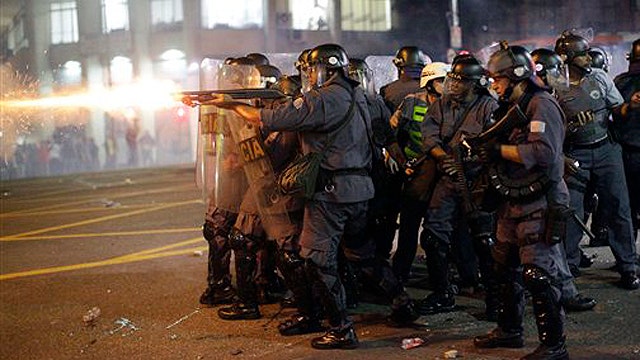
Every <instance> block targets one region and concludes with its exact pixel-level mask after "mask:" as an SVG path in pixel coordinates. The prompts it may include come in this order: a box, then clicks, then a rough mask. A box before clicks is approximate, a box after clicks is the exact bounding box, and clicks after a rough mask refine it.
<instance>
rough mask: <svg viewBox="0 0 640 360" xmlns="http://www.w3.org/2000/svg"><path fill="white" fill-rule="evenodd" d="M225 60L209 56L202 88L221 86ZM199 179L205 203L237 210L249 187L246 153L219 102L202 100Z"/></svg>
mask: <svg viewBox="0 0 640 360" xmlns="http://www.w3.org/2000/svg"><path fill="white" fill-rule="evenodd" d="M221 66H222V61H219V60H215V59H205V60H203V61H202V63H201V67H200V90H217V89H220V86H219V83H220V82H221V81H220V78H219V76H220V74H221V71H220V68H221ZM198 128H199V136H198V156H197V162H196V170H197V177H196V179H197V182H199V185H200V186H201V189H202V193H203V197H204V200H205V203H206V204H207V206H208V207H210V206H211V204H212V205H213V206H215V207H217V208H220V209H223V210H226V211H231V212H235V213H237V212H238V211H239V210H240V204H241V203H242V199H243V197H244V195H245V194H246V192H247V191H248V189H249V183H248V182H247V179H246V175H245V173H244V170H243V167H242V166H243V163H242V157H241V156H240V154H239V152H238V147H237V145H236V142H235V140H234V139H233V134H232V131H231V127H230V126H229V123H228V121H227V120H226V116H225V112H224V111H223V110H221V109H218V108H217V107H215V106H211V105H206V104H201V105H200V108H199V121H198Z"/></svg>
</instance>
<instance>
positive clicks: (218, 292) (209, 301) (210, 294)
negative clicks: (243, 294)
mask: <svg viewBox="0 0 640 360" xmlns="http://www.w3.org/2000/svg"><path fill="white" fill-rule="evenodd" d="M234 299H235V291H234V290H233V288H232V287H231V285H229V284H226V283H225V282H222V283H219V284H213V285H209V286H207V288H206V289H205V290H204V292H203V293H202V295H200V304H202V305H209V306H216V305H221V304H232V303H233V302H234Z"/></svg>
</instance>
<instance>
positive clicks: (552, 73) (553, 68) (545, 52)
mask: <svg viewBox="0 0 640 360" xmlns="http://www.w3.org/2000/svg"><path fill="white" fill-rule="evenodd" d="M531 59H533V62H534V63H535V70H536V75H538V77H539V78H540V79H541V80H542V82H543V83H544V85H546V86H547V87H549V88H553V89H558V88H567V87H568V86H569V84H568V79H567V76H566V74H565V73H564V71H566V67H565V65H564V64H563V62H562V58H561V57H560V55H558V54H557V53H556V52H555V51H553V50H549V49H545V48H540V49H535V50H533V51H532V52H531Z"/></svg>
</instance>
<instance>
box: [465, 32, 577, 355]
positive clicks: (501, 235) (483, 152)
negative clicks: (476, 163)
mask: <svg viewBox="0 0 640 360" xmlns="http://www.w3.org/2000/svg"><path fill="white" fill-rule="evenodd" d="M534 66H535V65H534V63H533V61H532V59H531V56H530V54H529V53H528V52H527V50H526V49H525V48H523V47H520V46H509V45H508V44H507V42H506V41H503V42H501V44H500V50H498V51H496V52H494V53H493V54H492V55H491V57H490V58H489V62H488V64H487V69H488V71H489V73H490V75H491V77H492V78H493V80H494V82H493V84H492V88H493V89H494V90H495V91H496V93H497V94H498V95H499V96H500V100H501V108H500V109H499V111H498V113H497V114H507V115H506V119H507V120H508V121H506V122H503V121H500V122H499V123H498V125H505V124H506V125H507V126H509V124H517V125H518V126H515V125H512V127H513V128H508V127H507V129H506V130H503V131H504V132H505V133H506V134H505V136H503V137H502V138H498V139H496V141H495V142H485V143H484V144H483V145H481V146H480V149H478V150H479V151H478V153H479V156H480V158H481V159H482V160H483V162H486V163H488V164H494V166H495V168H496V169H497V170H498V171H499V172H497V173H496V175H497V176H495V177H494V178H495V179H496V180H498V181H499V182H500V183H498V184H493V185H494V188H495V189H496V191H498V193H499V194H502V196H503V199H502V200H501V201H500V204H499V206H498V224H497V234H496V240H497V241H496V243H495V244H494V245H493V248H492V255H493V258H494V260H495V266H496V278H497V280H498V282H499V284H500V300H501V301H500V311H499V312H498V326H497V328H496V329H494V330H493V331H491V332H490V333H488V334H486V335H481V336H477V337H476V338H475V339H474V345H475V346H476V347H479V348H495V347H509V348H520V347H523V346H524V336H523V326H522V322H523V315H524V306H525V298H524V288H523V284H524V287H526V289H527V290H528V291H529V292H530V293H531V297H532V299H533V304H534V307H533V311H534V314H535V319H536V325H537V328H538V338H539V340H540V343H541V344H540V345H539V346H538V348H537V349H536V350H535V351H534V352H533V353H531V354H529V355H527V356H525V357H524V358H523V359H568V358H569V355H568V352H567V349H566V347H565V337H564V330H563V310H562V307H561V306H560V302H559V300H560V290H559V289H558V287H557V285H556V279H557V276H558V274H557V273H558V270H557V264H556V263H555V262H554V260H553V259H554V257H553V256H551V254H550V253H551V252H553V251H554V248H555V250H557V247H558V246H560V245H559V242H560V241H561V238H562V236H561V235H562V234H563V233H564V232H563V231H562V227H563V226H562V224H563V221H566V213H567V212H566V204H567V203H568V195H569V194H568V191H567V187H566V184H565V183H564V181H563V178H562V176H563V166H564V159H563V155H562V142H563V137H564V121H563V115H562V111H561V110H560V107H559V105H558V103H557V102H556V100H555V99H554V98H553V96H552V95H551V94H550V93H549V92H547V91H544V90H543V88H542V86H543V84H542V83H541V82H540V79H539V78H537V77H535V76H534ZM515 114H518V115H515ZM496 126H497V125H496ZM492 130H494V129H492ZM522 183H528V184H527V185H528V186H527V185H525V186H526V187H527V188H528V191H506V189H512V187H513V186H516V184H522ZM556 209H558V211H556ZM560 209H563V210H564V211H561V210H560ZM554 224H557V226H556V225H554ZM553 229H560V230H559V231H552V232H546V230H553Z"/></svg>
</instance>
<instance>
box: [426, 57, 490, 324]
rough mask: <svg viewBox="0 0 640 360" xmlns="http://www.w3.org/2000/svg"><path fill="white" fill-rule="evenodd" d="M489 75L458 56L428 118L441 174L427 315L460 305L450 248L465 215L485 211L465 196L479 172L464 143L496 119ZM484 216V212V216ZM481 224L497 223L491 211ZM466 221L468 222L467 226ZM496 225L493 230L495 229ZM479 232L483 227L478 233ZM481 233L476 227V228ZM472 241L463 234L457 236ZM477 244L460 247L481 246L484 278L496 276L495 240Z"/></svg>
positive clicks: (429, 149)
mask: <svg viewBox="0 0 640 360" xmlns="http://www.w3.org/2000/svg"><path fill="white" fill-rule="evenodd" d="M488 84H489V82H488V78H487V77H486V74H485V69H484V68H483V67H482V65H481V64H480V63H479V62H478V60H477V59H476V58H474V57H472V56H465V57H462V58H458V59H457V60H455V61H454V63H453V64H452V65H451V71H450V72H449V73H447V77H446V79H445V82H444V96H443V97H442V98H440V99H438V100H437V101H436V102H434V103H433V104H431V106H430V107H429V110H428V111H427V114H426V115H425V119H424V121H423V122H422V127H421V130H422V144H423V149H424V151H425V153H427V154H429V155H430V156H431V157H432V158H433V159H435V161H436V162H437V163H438V167H439V169H440V172H441V175H442V176H441V177H440V178H439V180H437V183H436V185H435V188H434V190H433V195H432V196H431V199H430V201H429V206H428V209H427V212H426V216H425V221H424V223H423V231H422V234H421V235H420V245H421V246H422V248H423V249H424V251H425V253H426V256H427V270H428V271H429V282H430V285H431V288H432V290H433V292H432V293H431V294H429V295H428V296H427V297H426V298H424V299H423V300H422V301H421V302H420V303H419V304H418V306H417V310H418V311H419V312H420V313H422V314H434V313H439V312H446V311H451V310H453V309H454V307H455V298H454V293H453V291H452V289H451V284H450V282H449V261H448V258H449V252H450V248H451V245H452V240H453V239H452V233H453V231H454V227H455V224H456V223H457V222H458V220H459V219H466V218H469V217H471V216H472V215H473V216H475V215H479V214H480V211H479V210H478V211H476V210H477V208H478V206H476V204H472V203H471V200H470V199H469V198H468V197H467V196H465V194H468V193H469V189H468V184H469V183H470V182H472V181H473V180H474V179H475V178H476V177H477V175H478V173H479V170H480V167H479V165H480V164H478V162H477V161H474V160H473V159H470V158H469V157H468V156H464V155H463V153H464V150H463V149H462V143H463V141H464V139H465V138H466V137H472V136H476V135H478V134H480V133H481V132H482V131H483V130H484V129H486V128H487V127H488V126H489V124H490V120H491V114H492V113H493V111H494V110H495V109H496V108H497V107H498V104H497V102H496V101H495V99H493V98H492V97H491V96H490V95H489V92H488V91H487V86H488ZM479 219H480V217H478V220H479ZM482 219H483V220H479V221H478V224H480V223H484V224H485V225H487V227H491V223H492V220H491V214H490V213H486V212H483V213H482ZM463 226H464V225H463ZM491 230H492V229H490V231H489V233H488V234H492V231H491ZM478 234H479V232H478ZM472 235H476V231H475V229H474V231H472ZM464 239H466V240H469V241H470V238H469V237H464V236H461V237H458V238H456V239H455V240H457V241H461V240H464ZM477 240H478V241H476V242H474V243H467V244H461V245H460V246H463V247H464V246H468V247H475V246H474V245H477V248H476V253H477V255H478V257H479V258H480V260H481V262H482V264H483V265H486V266H482V269H483V272H485V273H484V274H482V275H484V276H483V278H484V279H485V280H487V281H490V280H492V278H493V276H492V274H490V272H491V266H489V264H490V263H491V259H490V255H489V250H488V243H489V239H486V238H484V239H480V238H478V239H477ZM493 290H494V289H491V287H489V288H488V289H487V298H486V300H487V302H486V305H487V308H486V310H487V315H488V316H489V317H494V315H495V309H496V306H497V303H496V302H495V296H492V295H493V294H494V293H495V292H494V291H493Z"/></svg>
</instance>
